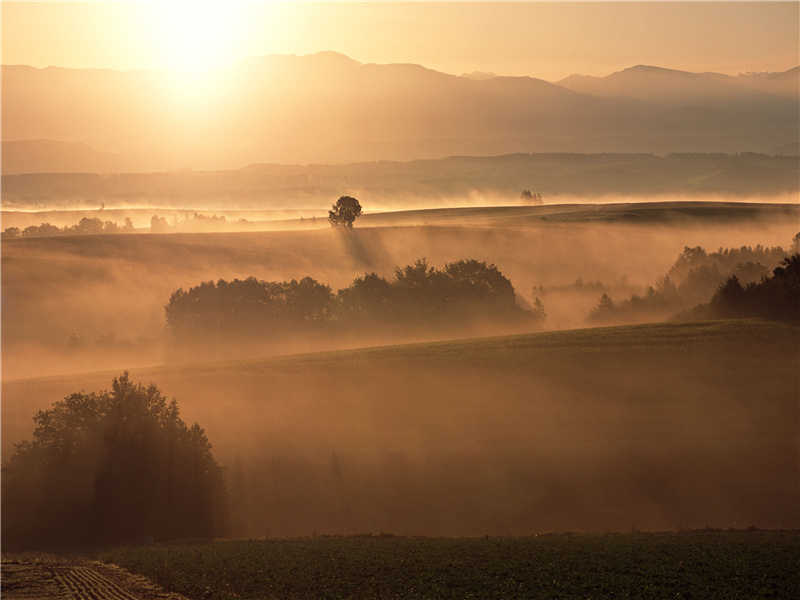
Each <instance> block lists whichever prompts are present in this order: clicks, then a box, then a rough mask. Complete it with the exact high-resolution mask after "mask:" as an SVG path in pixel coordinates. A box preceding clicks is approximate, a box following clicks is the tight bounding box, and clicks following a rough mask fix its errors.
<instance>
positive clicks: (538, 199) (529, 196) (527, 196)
mask: <svg viewBox="0 0 800 600" xmlns="http://www.w3.org/2000/svg"><path fill="white" fill-rule="evenodd" d="M519 197H520V199H521V200H522V203H523V204H527V205H529V206H541V205H542V204H544V200H542V195H541V194H539V193H536V192H534V193H531V191H530V190H522V193H521V194H520V195H519Z"/></svg>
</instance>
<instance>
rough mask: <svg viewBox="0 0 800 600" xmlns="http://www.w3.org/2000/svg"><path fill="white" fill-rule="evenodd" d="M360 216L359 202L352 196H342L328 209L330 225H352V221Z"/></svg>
mask: <svg viewBox="0 0 800 600" xmlns="http://www.w3.org/2000/svg"><path fill="white" fill-rule="evenodd" d="M360 216H361V204H360V203H359V202H358V200H356V199H355V198H353V197H352V196H342V197H341V198H339V199H338V200H337V201H336V204H334V205H333V206H332V207H331V210H329V211H328V222H329V223H330V224H331V227H352V226H353V221H355V220H356V219H357V218H358V217H360Z"/></svg>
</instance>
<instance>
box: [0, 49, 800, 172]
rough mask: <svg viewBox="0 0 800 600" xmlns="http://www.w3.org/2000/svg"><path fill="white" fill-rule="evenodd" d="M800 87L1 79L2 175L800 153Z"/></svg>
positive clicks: (477, 77)
mask: <svg viewBox="0 0 800 600" xmlns="http://www.w3.org/2000/svg"><path fill="white" fill-rule="evenodd" d="M798 82H800V69H798V68H795V69H791V70H789V71H786V72H784V73H767V74H746V75H739V76H736V77H732V76H727V75H720V74H716V73H687V72H683V71H675V70H671V69H663V68H659V67H649V66H636V67H631V68H630V69H625V70H624V71H620V72H617V73H614V74H612V75H609V76H608V77H602V78H596V77H587V76H571V77H568V78H566V79H564V80H562V81H560V82H557V83H551V82H547V81H544V80H541V79H535V78H532V77H503V76H494V75H493V74H485V73H478V72H476V73H472V74H464V75H462V76H456V75H448V74H445V73H440V72H437V71H433V70H431V69H427V68H425V67H422V66H420V65H413V64H388V65H378V64H362V63H359V62H357V61H355V60H353V59H351V58H349V57H347V56H344V55H342V54H339V53H336V52H322V53H318V54H313V55H309V56H284V55H270V56H264V57H253V58H247V59H243V60H241V61H239V62H238V63H236V64H235V65H234V66H232V67H231V68H230V69H228V70H226V71H225V72H223V73H220V74H219V75H218V77H217V79H216V80H213V81H210V82H209V84H208V85H206V86H205V87H202V86H197V87H196V88H192V87H191V83H182V82H181V80H180V79H179V78H176V77H174V76H172V75H171V74H170V73H168V72H166V71H129V72H119V71H111V70H101V69H96V70H91V69H66V68H59V67H48V68H45V69H36V68H33V67H27V66H21V65H15V66H3V68H2V122H3V129H2V140H3V142H4V144H3V157H2V172H3V173H4V174H14V173H36V172H106V173H112V172H130V171H139V172H142V171H144V172H147V171H164V170H173V169H179V168H194V169H232V168H238V167H241V166H244V165H247V164H251V163H257V162H273V163H283V164H310V163H346V162H357V161H372V160H413V159H430V158H442V157H445V156H452V155H498V154H507V153H514V152H526V153H530V152H581V153H595V152H651V153H657V154H664V153H668V152H725V153H734V152H744V151H755V152H766V151H768V150H770V149H772V148H779V147H788V146H787V145H791V144H796V143H797V142H798V141H800V133H798V131H800V116H799V115H800V83H798ZM36 140H51V141H49V142H42V141H36ZM56 141H57V142H61V143H62V144H61V145H59V144H58V143H56ZM68 144H83V146H74V145H73V146H69V145H68Z"/></svg>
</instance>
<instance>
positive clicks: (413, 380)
mask: <svg viewBox="0 0 800 600" xmlns="http://www.w3.org/2000/svg"><path fill="white" fill-rule="evenodd" d="M639 208H640V207H638V206H636V205H631V209H630V210H627V212H625V211H623V212H622V213H621V214H628V215H629V216H630V215H635V214H636V210H638V209H639ZM545 209H546V210H551V211H552V212H550V213H549V214H550V215H556V214H557V215H559V219H558V220H556V219H555V218H554V219H552V220H546V219H543V218H541V217H542V216H547V214H544V215H543V214H539V215H537V216H536V218H529V217H530V215H528V216H526V215H525V214H524V211H523V213H513V211H512V212H510V213H509V212H508V211H492V210H489V209H487V210H486V211H481V210H480V209H478V210H473V211H471V212H470V211H462V210H458V209H454V210H453V211H451V212H449V213H448V212H447V211H444V212H442V213H435V212H429V213H427V214H425V213H421V214H418V215H412V214H410V213H406V214H405V216H406V217H409V218H410V219H411V220H410V221H402V220H398V221H395V223H394V225H392V224H391V220H388V221H387V223H386V224H384V225H383V226H377V224H376V222H373V224H372V225H370V220H369V215H365V216H364V217H363V218H362V220H359V221H358V222H357V223H356V227H355V228H354V229H353V230H352V231H339V230H333V229H331V228H329V227H322V228H313V227H308V229H307V230H278V231H270V232H238V233H231V232H227V233H163V234H149V233H148V234H141V233H139V234H115V235H94V236H63V237H51V238H30V239H13V240H4V242H3V244H2V301H3V312H2V329H3V337H2V370H3V373H2V374H3V384H2V385H3V387H2V397H3V403H2V429H3V430H2V454H3V457H4V458H7V457H8V456H9V454H10V453H11V452H12V451H13V444H14V443H16V442H18V441H19V440H21V439H25V438H29V437H30V435H31V433H32V431H33V422H32V417H33V415H34V414H35V413H36V411H38V410H41V409H44V408H47V407H49V406H50V404H51V403H52V402H54V401H56V400H60V399H62V398H63V397H65V396H66V395H68V394H70V393H72V392H75V391H79V390H85V391H87V392H88V391H93V390H100V389H104V388H107V387H108V386H109V384H110V381H111V378H112V377H114V376H116V375H119V374H120V373H121V372H122V370H123V369H129V370H131V372H132V373H131V374H132V378H133V379H134V380H135V381H138V380H142V381H143V382H144V383H145V384H147V383H149V382H151V381H152V382H155V383H156V384H157V385H158V386H159V387H160V388H161V389H162V391H163V392H164V393H165V394H166V395H167V396H168V397H175V398H177V400H178V402H179V404H180V406H181V408H182V417H183V418H184V420H186V421H187V422H190V423H191V422H193V421H198V422H199V423H200V424H201V425H202V426H203V427H204V428H205V429H206V432H207V434H208V437H209V439H210V441H211V442H212V444H213V446H214V455H215V457H216V458H217V460H218V461H219V462H220V463H221V464H222V465H224V466H226V467H227V469H228V481H229V484H230V485H231V490H232V498H233V500H234V506H233V509H234V515H233V527H234V529H233V531H232V534H233V535H236V536H255V537H260V536H289V535H291V536H294V535H313V534H314V533H317V534H336V533H344V534H348V533H364V532H373V533H378V532H382V531H386V532H392V533H396V534H409V535H416V534H425V535H487V534H488V535H500V534H515V535H521V534H529V533H539V532H545V531H564V530H574V531H583V530H593V531H607V530H612V531H629V530H631V529H681V528H690V527H705V526H709V527H747V526H750V525H754V526H757V527H797V526H800V514H798V507H800V502H798V492H799V491H800V481H799V480H798V477H799V476H798V473H800V465H799V464H798V456H800V455H798V452H797V448H798V443H799V442H798V436H797V423H798V419H799V418H800V415H798V405H797V397H798V394H800V389H798V385H800V380H798V378H797V364H798V360H800V356H798V354H797V352H798V347H797V343H796V329H793V328H786V327H782V326H759V325H757V324H749V325H748V324H743V325H740V327H744V329H742V330H738V329H736V330H730V331H729V330H728V329H724V328H722V329H714V328H713V327H714V326H712V325H697V324H694V325H686V326H682V327H684V328H682V329H678V330H673V329H664V330H662V329H659V328H658V327H655V328H653V327H651V328H645V329H643V330H636V331H634V330H629V329H624V328H623V329H607V330H606V329H604V330H595V329H580V330H577V331H571V330H574V329H575V328H586V327H588V326H590V325H591V323H590V322H588V321H587V317H588V314H589V312H590V311H591V310H592V308H593V307H595V306H596V305H597V303H598V301H599V297H600V295H601V294H602V293H604V292H605V293H608V294H609V295H610V296H612V297H613V298H614V299H615V300H619V299H622V298H625V297H627V296H630V294H632V293H643V291H644V289H645V286H648V285H655V284H656V283H657V281H658V280H659V278H661V277H663V276H664V274H665V273H666V272H667V271H668V270H669V268H670V267H671V266H672V265H673V264H674V263H675V261H676V259H677V258H678V257H679V256H680V255H681V253H682V252H683V250H684V248H685V247H687V246H688V247H695V246H702V247H703V248H705V249H706V250H708V251H709V252H713V251H715V250H717V249H718V248H738V247H741V246H743V245H748V246H756V245H759V244H760V245H762V246H768V247H769V246H782V247H783V248H784V249H788V248H789V245H790V243H791V240H792V238H793V237H794V235H795V234H796V233H797V232H798V230H797V221H796V219H793V218H786V217H785V216H781V214H777V213H775V214H772V215H770V214H764V215H761V216H760V217H759V216H758V215H755V216H754V215H753V214H749V215H744V216H743V215H738V216H737V214H736V211H735V210H733V209H732V208H726V209H725V210H730V215H731V218H728V219H719V218H714V219H710V218H707V219H693V218H689V217H686V216H685V215H681V214H677V213H676V214H671V216H668V217H664V216H662V217H661V218H659V219H654V218H648V219H645V220H642V219H640V218H638V217H636V218H623V219H617V218H611V219H608V218H604V219H600V220H598V221H592V220H591V219H590V218H587V217H586V215H583V216H582V217H581V218H580V219H578V220H570V218H571V217H570V214H573V213H569V210H571V209H569V207H545ZM399 214H400V213H399ZM575 214H576V213H575ZM292 216H296V215H290V216H289V217H290V218H291V217H292ZM378 217H380V218H386V219H389V217H386V216H381V215H376V216H375V218H376V219H377V218H378ZM422 257H424V258H426V259H427V261H428V263H429V264H430V265H431V266H434V267H436V268H438V269H442V268H444V265H445V264H446V263H448V262H454V261H458V260H462V259H469V258H474V259H477V260H480V261H485V262H486V263H489V264H495V265H497V267H498V268H499V270H500V271H501V272H502V274H503V275H505V276H506V277H507V278H508V279H510V281H511V282H512V284H513V285H514V288H515V290H516V293H517V299H518V302H519V303H520V304H522V305H523V306H529V305H531V304H532V303H533V302H534V299H535V298H537V297H538V298H539V299H540V300H541V301H542V302H543V304H544V309H545V311H546V313H547V318H546V320H545V321H544V324H543V327H542V329H543V330H544V333H541V334H538V335H536V336H533V337H529V336H520V337H511V338H486V337H482V338H481V340H479V341H472V342H469V341H462V342H459V341H450V342H440V343H438V344H434V345H432V346H413V345H412V346H399V347H387V345H390V344H398V343H408V342H415V341H430V340H432V339H435V338H437V337H448V338H452V339H455V340H458V339H465V338H476V337H479V336H491V335H499V334H503V335H505V334H513V333H525V332H526V331H528V329H524V328H520V329H513V328H509V327H508V326H505V327H499V326H497V325H494V324H491V323H490V322H489V321H488V320H486V321H483V322H472V323H468V324H465V325H464V327H463V328H462V329H460V330H458V331H455V332H449V333H448V334H447V335H446V336H444V335H443V334H441V333H440V334H434V333H431V332H428V333H426V332H424V331H405V332H403V331H400V332H394V333H393V334H392V335H391V336H390V335H386V334H384V333H382V332H380V331H378V330H374V331H371V332H363V331H360V332H356V331H353V332H350V333H342V332H341V331H340V332H337V333H331V332H327V333H324V334H323V333H320V334H315V333H314V332H311V333H307V334H306V335H303V336H299V337H294V338H281V337H276V336H264V337H263V338H261V339H255V340H251V341H248V342H242V341H241V340H236V341H230V342H226V341H225V340H224V339H222V340H219V339H217V340H214V341H213V342H207V343H198V344H194V345H192V344H189V345H187V344H178V343H177V342H176V340H175V339H174V338H173V337H172V335H171V333H170V332H169V331H168V330H167V329H166V321H165V312H164V307H165V305H166V304H167V302H168V301H169V297H170V294H172V293H173V292H174V291H176V290H177V289H179V288H183V289H189V288H191V287H193V286H196V285H198V284H200V283H201V282H204V281H217V280H219V279H220V278H223V279H226V280H229V281H230V280H233V279H234V278H239V279H245V278H247V277H250V276H254V277H256V278H257V279H259V280H266V281H288V280H291V279H297V280H300V279H301V278H303V277H306V276H310V277H313V278H314V279H316V280H317V281H318V282H320V283H324V284H327V285H329V286H331V288H332V290H333V291H334V292H335V291H336V290H338V289H342V288H346V287H348V286H349V285H350V284H351V283H352V281H353V280H354V279H355V278H356V277H359V276H362V275H364V274H365V273H370V272H375V273H377V274H379V275H381V276H383V277H385V278H387V279H391V278H392V277H393V275H394V269H395V267H397V266H401V267H402V266H405V265H409V264H413V263H414V261H416V260H417V259H419V258H422ZM601 290H602V291H601ZM640 318H641V317H640ZM663 318H664V315H655V314H654V315H653V320H662V319H663ZM644 319H645V320H646V317H644ZM761 327H767V329H766V330H765V329H762V328H761ZM770 327H771V328H770ZM748 328H749V329H748ZM559 330H561V331H559ZM548 331H552V332H553V333H548ZM637 331H638V332H637ZM744 347H747V348H748V351H747V352H745V351H743V350H742V349H743V348H744ZM343 348H359V349H354V350H348V351H345V352H343V353H322V354H304V353H306V352H317V351H328V350H339V349H343ZM270 356H271V357H272V358H260V357H270ZM248 358H254V360H250V361H246V360H243V359H248ZM201 361H222V362H214V363H207V362H201Z"/></svg>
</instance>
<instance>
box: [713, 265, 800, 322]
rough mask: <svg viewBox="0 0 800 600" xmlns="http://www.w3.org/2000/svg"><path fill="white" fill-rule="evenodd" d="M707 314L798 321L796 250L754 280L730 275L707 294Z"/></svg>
mask: <svg viewBox="0 0 800 600" xmlns="http://www.w3.org/2000/svg"><path fill="white" fill-rule="evenodd" d="M708 316H709V317H710V318H712V319H739V318H745V317H759V318H763V319H777V320H784V321H795V322H797V321H800V253H795V254H792V255H791V256H789V257H787V258H785V259H784V260H783V261H781V264H780V265H779V266H778V267H776V268H775V269H774V270H773V271H772V275H771V276H770V277H764V278H762V279H761V281H759V282H757V283H749V284H746V285H742V282H741V281H740V280H739V278H738V277H736V275H731V276H730V277H729V278H728V279H727V280H726V281H725V283H723V284H722V285H721V286H720V287H719V289H718V290H717V292H716V293H715V294H714V296H713V297H712V298H711V302H709V304H708Z"/></svg>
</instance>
